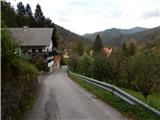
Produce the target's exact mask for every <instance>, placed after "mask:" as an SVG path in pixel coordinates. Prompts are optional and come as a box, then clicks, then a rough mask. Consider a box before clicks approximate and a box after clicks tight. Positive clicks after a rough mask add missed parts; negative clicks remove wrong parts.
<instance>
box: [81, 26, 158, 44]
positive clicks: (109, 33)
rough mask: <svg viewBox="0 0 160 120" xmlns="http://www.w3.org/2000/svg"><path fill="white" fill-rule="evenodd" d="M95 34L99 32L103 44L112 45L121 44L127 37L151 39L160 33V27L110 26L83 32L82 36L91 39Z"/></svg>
mask: <svg viewBox="0 0 160 120" xmlns="http://www.w3.org/2000/svg"><path fill="white" fill-rule="evenodd" d="M97 34H100V36H101V39H102V41H103V43H104V44H109V45H112V46H121V45H122V44H123V42H125V41H126V40H129V39H134V40H135V41H137V42H149V41H152V40H153V39H154V38H155V37H156V36H157V35H158V34H160V27H156V28H152V29H146V28H140V27H135V28H131V29H116V28H112V29H107V30H105V31H102V32H96V33H93V34H85V35H84V37H86V38H88V39H90V40H92V41H93V40H94V39H95V37H96V35H97Z"/></svg>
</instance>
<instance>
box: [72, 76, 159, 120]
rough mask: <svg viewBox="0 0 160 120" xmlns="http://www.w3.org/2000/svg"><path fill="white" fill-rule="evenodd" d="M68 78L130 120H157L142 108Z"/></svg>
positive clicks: (83, 82) (95, 87) (75, 79)
mask: <svg viewBox="0 0 160 120" xmlns="http://www.w3.org/2000/svg"><path fill="white" fill-rule="evenodd" d="M69 77H70V78H71V79H72V80H74V81H75V82H77V83H78V84H80V85H81V86H83V87H84V88H86V89H87V90H88V91H90V92H91V93H93V94H95V95H96V96H97V97H98V98H100V99H102V100H103V101H104V102H106V103H108V104H110V105H111V106H112V107H114V108H116V109H117V110H119V111H120V112H121V113H122V114H123V115H124V116H126V117H128V118H129V119H131V120H159V119H160V117H159V116H157V115H155V114H154V113H152V112H150V111H148V110H146V109H145V108H144V107H142V106H134V105H130V104H128V103H126V102H125V101H123V100H122V99H120V98H119V97H117V96H115V95H113V94H112V93H110V92H108V91H106V90H104V89H102V88H99V87H97V86H95V85H92V84H89V83H87V82H85V81H81V80H79V78H76V77H75V76H74V75H71V74H69Z"/></svg>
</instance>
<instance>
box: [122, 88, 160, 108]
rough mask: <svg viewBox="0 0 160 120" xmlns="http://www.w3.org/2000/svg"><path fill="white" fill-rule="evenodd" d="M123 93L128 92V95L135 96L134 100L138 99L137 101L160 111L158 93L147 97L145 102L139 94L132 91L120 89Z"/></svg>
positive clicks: (159, 96)
mask: <svg viewBox="0 0 160 120" xmlns="http://www.w3.org/2000/svg"><path fill="white" fill-rule="evenodd" d="M122 89H123V90H124V91H126V92H128V93H129V94H131V95H133V96H135V97H136V98H138V99H139V100H142V101H143V102H145V103H147V104H149V105H151V106H152V107H154V108H156V109H158V110H160V93H153V94H151V95H149V96H148V98H147V101H146V100H145V99H144V97H143V96H142V94H140V93H139V92H137V91H134V90H130V89H126V88H122Z"/></svg>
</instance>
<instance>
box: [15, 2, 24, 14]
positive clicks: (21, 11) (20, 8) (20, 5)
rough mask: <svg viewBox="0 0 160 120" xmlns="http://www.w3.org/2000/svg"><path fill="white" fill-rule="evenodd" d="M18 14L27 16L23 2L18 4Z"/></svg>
mask: <svg viewBox="0 0 160 120" xmlns="http://www.w3.org/2000/svg"><path fill="white" fill-rule="evenodd" d="M17 12H18V14H19V15H25V14H26V10H25V7H24V5H23V3H22V2H19V3H18V4H17Z"/></svg>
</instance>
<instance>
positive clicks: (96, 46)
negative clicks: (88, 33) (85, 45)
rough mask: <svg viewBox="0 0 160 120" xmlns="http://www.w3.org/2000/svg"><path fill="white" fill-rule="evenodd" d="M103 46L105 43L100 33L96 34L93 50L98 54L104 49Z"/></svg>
mask: <svg viewBox="0 0 160 120" xmlns="http://www.w3.org/2000/svg"><path fill="white" fill-rule="evenodd" d="M102 48H103V43H102V40H101V38H100V35H99V34H98V35H97V36H96V39H95V41H94V43H93V50H94V51H95V53H96V54H97V53H99V52H100V51H101V50H102Z"/></svg>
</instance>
